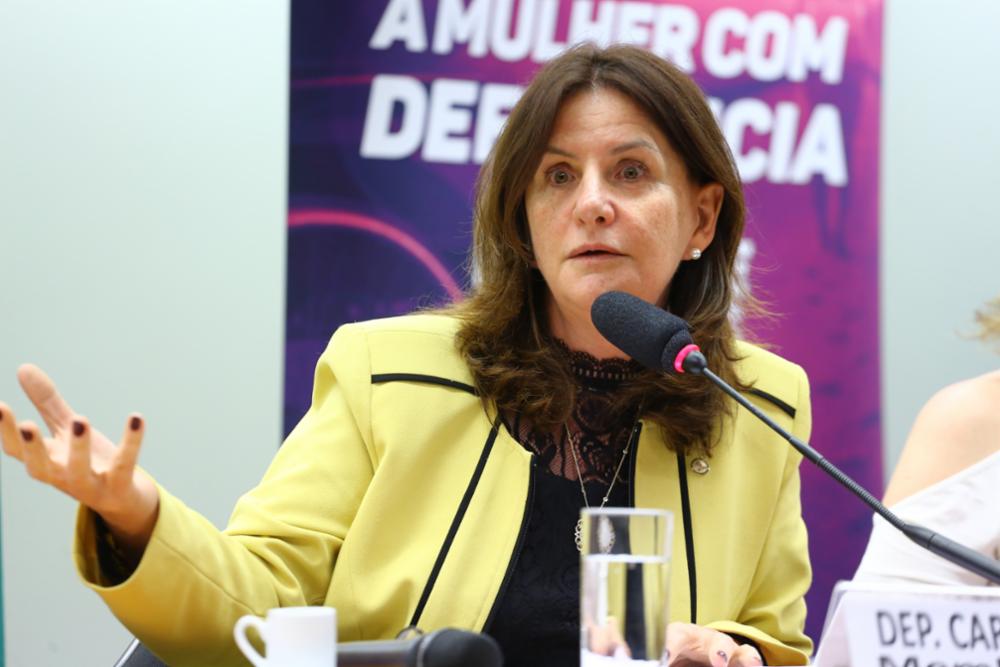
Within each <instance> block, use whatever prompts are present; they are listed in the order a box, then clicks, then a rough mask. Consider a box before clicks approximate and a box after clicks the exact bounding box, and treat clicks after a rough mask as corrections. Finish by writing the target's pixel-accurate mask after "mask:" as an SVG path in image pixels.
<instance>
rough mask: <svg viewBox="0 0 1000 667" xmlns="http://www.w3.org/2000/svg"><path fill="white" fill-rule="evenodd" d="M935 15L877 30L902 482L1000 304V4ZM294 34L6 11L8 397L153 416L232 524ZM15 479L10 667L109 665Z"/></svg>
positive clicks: (65, 503) (190, 13)
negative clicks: (943, 396)
mask: <svg viewBox="0 0 1000 667" xmlns="http://www.w3.org/2000/svg"><path fill="white" fill-rule="evenodd" d="M944 7H945V5H944V3H940V2H935V1H933V0H906V2H905V3H904V2H901V1H899V0H896V2H890V3H889V5H888V7H887V14H886V43H885V44H886V46H885V48H886V54H885V58H886V66H885V72H884V80H885V98H884V118H883V132H884V138H883V192H884V196H883V200H882V211H883V221H884V224H883V238H882V252H883V260H882V261H883V278H882V294H881V296H882V304H883V305H882V313H883V318H882V351H883V357H882V361H883V371H884V372H883V396H884V401H885V402H884V411H883V419H884V432H885V435H886V443H887V455H886V456H887V469H891V465H892V463H893V462H894V461H895V458H896V456H897V453H898V448H899V447H900V446H901V444H902V441H903V439H904V438H905V435H906V431H907V429H908V428H909V424H910V422H911V421H912V419H913V417H914V415H915V414H916V411H917V409H918V408H919V406H920V404H922V403H923V401H924V400H926V398H927V397H928V396H929V395H930V394H931V393H932V392H933V391H934V390H935V389H936V388H938V387H940V386H941V385H942V384H944V383H947V382H951V381H954V380H956V379H958V378H961V377H965V376H968V375H972V374H975V373H979V372H983V371H985V370H987V369H989V368H992V367H995V366H997V365H998V364H997V360H996V358H995V357H993V356H992V355H991V354H990V353H989V352H988V351H987V350H986V349H985V348H984V347H983V346H981V345H979V344H976V343H973V342H970V341H964V340H962V339H961V338H960V337H959V336H958V333H959V332H961V331H966V330H969V329H970V328H971V321H972V320H971V313H972V311H973V310H974V309H975V307H977V306H978V305H979V304H980V303H981V302H983V301H985V300H986V299H987V298H988V297H990V296H991V295H992V294H995V293H997V292H998V291H1000V279H998V278H1000V276H998V272H997V270H996V269H995V268H994V267H995V266H996V263H997V262H996V258H997V255H998V252H997V249H998V248H1000V225H998V224H997V222H996V217H995V213H994V212H993V210H991V208H988V204H989V203H990V202H991V201H992V200H991V198H990V197H989V195H991V194H992V193H993V192H994V191H995V189H996V186H995V184H994V173H995V168H994V166H993V162H994V159H995V158H994V156H996V155H1000V131H998V129H997V128H996V126H995V125H990V121H992V120H993V118H992V115H993V114H991V113H990V112H991V110H993V109H995V108H997V107H998V106H1000V89H998V88H997V87H996V86H995V85H993V84H992V82H993V81H994V80H995V71H994V65H995V64H996V63H998V62H1000V40H997V39H996V38H995V35H994V34H993V33H994V32H995V26H997V25H1000V4H997V3H994V2H991V1H990V0H979V1H975V0H963V1H962V2H955V3H952V4H950V5H949V8H948V9H944ZM287 34H288V7H287V3H284V2H278V1H277V0H272V1H265V0H254V1H251V0H244V1H243V2H240V3H236V2H223V1H222V0H215V1H214V2H193V1H191V0H175V1H174V2H171V3H156V2H151V1H149V0H146V1H138V0H131V1H129V2H126V1H124V0H103V1H95V2H88V3H78V2H71V1H69V0H62V1H53V2H46V3H38V2H31V1H30V0H7V2H5V3H2V4H0V86H2V88H0V90H2V91H3V94H2V99H3V103H2V104H0V137H2V149H0V243H2V245H0V253H2V254H0V313H2V314H3V315H2V316H0V398H2V400H6V401H8V402H10V403H11V404H12V406H13V408H14V409H15V410H16V411H17V413H18V414H19V415H20V416H22V417H26V416H28V415H29V414H31V411H30V410H29V409H28V406H27V405H26V401H25V400H24V399H23V398H22V397H21V395H20V392H19V391H18V388H17V386H16V382H15V380H14V371H15V369H16V367H17V365H18V364H19V363H21V362H23V361H27V360H31V361H34V362H36V363H38V364H40V365H42V366H43V367H44V368H47V369H49V370H50V371H51V373H52V375H53V376H54V377H55V379H56V381H57V382H58V383H59V385H60V387H61V388H62V389H63V391H64V393H65V395H66V396H67V397H68V398H69V399H70V400H71V402H72V403H73V404H74V406H75V407H76V409H77V410H78V411H79V412H81V413H83V414H86V415H88V416H89V417H90V418H91V419H92V420H93V422H94V423H95V424H96V425H98V426H99V427H101V428H103V429H105V430H107V431H109V432H110V433H115V434H117V433H118V432H119V431H120V429H121V427H122V424H123V420H124V417H125V415H126V414H127V412H128V411H130V410H134V409H138V410H141V411H143V412H144V414H145V415H146V417H147V419H148V424H149V427H148V434H147V438H146V442H145V445H144V450H143V454H142V463H143V465H144V466H145V467H146V468H148V469H149V470H151V471H153V472H154V473H155V474H156V476H157V478H158V479H159V480H160V481H161V482H162V483H164V484H165V485H166V486H167V487H168V488H169V489H171V490H172V491H173V492H175V493H176V494H177V495H178V496H179V497H181V498H183V499H185V501H187V502H188V503H189V504H190V505H191V506H193V507H195V508H196V509H198V510H200V511H201V512H203V513H204V514H206V515H207V516H208V517H209V518H210V519H211V520H212V521H214V522H215V523H216V524H219V525H221V524H223V523H224V522H225V519H226V516H227V513H228V510H229V508H230V507H231V506H232V504H233V502H234V499H235V498H236V497H237V496H238V495H239V494H240V493H241V492H243V491H244V490H246V489H247V488H249V487H250V486H251V485H252V484H253V483H254V482H255V480H256V479H257V478H258V477H259V476H260V474H261V472H262V470H263V468H264V466H265V465H266V463H267V461H268V460H269V458H270V456H271V455H272V453H273V451H274V449H275V447H276V446H277V443H278V438H279V436H280V426H279V421H280V405H281V391H280V390H281V368H280V363H281V355H282V331H283V316H284V313H283V297H284V226H283V225H284V206H285V194H284V192H285V167H284V165H285V162H286V147H285V146H286V124H287V114H286V89H287V52H288V50H287V46H288V45H287V39H288V37H287ZM0 478H2V482H0V492H2V498H0V500H2V507H3V517H2V529H3V538H4V539H3V566H4V571H3V575H4V576H3V583H4V588H3V602H4V605H3V609H4V615H5V623H6V641H7V645H6V658H7V664H8V665H10V666H11V667H21V666H22V665H38V666H39V667H45V666H48V665H51V666H56V665H65V664H83V665H91V664H93V665H100V664H110V663H111V662H112V661H113V660H114V658H115V657H116V656H117V654H118V652H119V651H120V650H121V648H123V647H124V645H125V643H126V641H127V638H128V636H127V633H126V632H125V631H124V630H123V629H121V628H120V627H119V626H118V624H117V622H116V621H115V620H114V619H113V618H112V617H111V616H110V614H109V613H108V612H107V611H106V610H105V609H104V607H103V606H102V604H101V603H100V601H99V600H98V598H97V597H96V596H95V595H93V594H92V593H90V592H89V591H88V590H86V589H85V588H83V587H82V586H81V585H80V584H79V582H78V581H77V580H76V577H75V574H74V573H73V570H72V568H71V559H70V553H69V548H70V534H71V529H72V522H73V513H74V505H73V504H72V503H71V502H70V501H69V500H68V499H66V498H64V497H62V496H60V495H59V494H57V493H55V492H52V491H50V490H48V489H44V488H42V487H40V486H39V485H38V484H37V483H35V482H33V481H31V480H29V479H28V478H27V476H26V475H25V474H24V471H23V470H22V469H21V467H20V466H19V465H17V464H16V463H13V462H11V461H9V460H4V461H2V463H0Z"/></svg>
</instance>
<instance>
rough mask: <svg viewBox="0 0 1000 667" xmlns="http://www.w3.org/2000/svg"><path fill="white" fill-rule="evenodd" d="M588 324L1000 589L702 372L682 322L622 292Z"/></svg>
mask: <svg viewBox="0 0 1000 667" xmlns="http://www.w3.org/2000/svg"><path fill="white" fill-rule="evenodd" d="M590 318H591V320H592V321H593V323H594V326H595V327H597V330H598V331H599V332H600V333H601V335H603V336H604V337H605V338H607V339H608V341H609V342H610V343H611V344H613V345H614V346H615V347H617V348H618V349H620V350H621V351H622V352H624V353H625V354H627V355H629V356H630V357H632V358H633V359H635V360H636V361H638V362H639V363H641V364H642V365H644V366H646V367H647V368H651V369H653V370H657V371H666V372H667V373H672V372H676V373H691V374H692V375H702V376H704V377H706V378H708V379H709V380H710V381H711V382H712V383H713V384H714V385H716V386H717V387H719V389H721V390H722V391H724V392H725V393H726V394H728V395H729V396H730V397H731V398H732V399H733V400H734V401H736V402H737V403H739V404H740V405H741V406H743V407H744V408H746V409H747V410H749V411H750V412H751V413H752V414H753V415H754V416H755V417H756V418H757V419H759V420H761V421H762V422H764V423H765V424H767V426H769V427H770V428H771V430H772V431H774V432H775V433H777V434H778V435H780V436H781V437H782V438H784V439H785V440H786V441H787V442H788V443H789V444H790V445H791V446H792V447H794V448H795V449H796V450H798V451H799V452H800V453H801V454H802V456H803V457H805V458H807V459H809V460H810V461H812V462H813V463H814V464H815V465H816V466H817V467H819V469H820V470H822V471H823V472H825V473H826V474H827V475H829V476H830V477H832V478H833V479H834V480H836V481H837V482H838V483H839V484H840V485H841V486H843V487H845V488H846V489H847V490H848V491H850V492H851V493H853V494H854V495H855V496H857V497H858V498H860V499H861V501H862V502H864V503H865V504H866V505H868V506H869V507H870V508H871V509H872V510H873V511H874V512H875V513H876V514H878V515H879V516H881V517H882V518H883V519H885V520H886V521H888V522H889V523H890V524H891V525H892V526H894V527H895V528H896V529H897V530H899V531H900V532H902V533H903V534H904V535H906V537H908V538H909V539H910V540H911V541H912V542H914V543H915V544H918V545H919V546H921V547H923V548H924V549H927V550H928V551H930V552H932V553H935V554H937V555H938V556H941V557H942V558H944V559H945V560H948V561H951V562H952V563H954V564H955V565H958V566H959V567H962V568H965V569H966V570H969V571H970V572H975V573H976V574H978V575H979V576H981V577H984V578H985V579H988V580H989V581H992V582H993V583H996V584H1000V563H998V562H997V561H996V560H994V559H992V558H989V557H988V556H986V555H984V554H981V553H979V552H978V551H975V550H973V549H970V548H969V547H966V546H964V545H962V544H959V543H958V542H955V541H954V540H950V539H948V538H947V537H945V536H943V535H940V534H938V533H936V532H934V531H933V530H930V529H929V528H924V527H923V526H919V525H917V524H913V523H908V522H906V521H903V520H902V519H900V518H899V517H898V516H896V515H895V514H894V513H893V512H892V511H891V510H889V509H888V508H887V507H886V506H885V505H883V504H882V503H881V502H880V501H879V500H878V499H877V498H876V497H875V496H873V495H872V494H871V493H869V492H868V491H867V490H866V489H865V488H864V487H862V486H861V485H860V484H858V483H857V482H855V481H854V480H853V479H851V478H850V477H848V476H847V475H846V474H845V473H844V472H842V471H841V470H840V469H839V468H837V467H836V466H835V465H833V464H832V463H830V462H829V461H827V460H826V459H825V458H824V457H823V455H821V454H820V453H819V452H818V451H816V450H815V449H813V448H812V447H811V446H809V444H808V443H805V442H803V441H802V440H799V439H798V438H796V437H795V436H793V435H792V434H791V433H789V432H788V431H786V430H785V429H783V428H782V427H781V426H779V425H778V424H777V423H776V422H775V421H774V420H773V419H771V418H770V417H768V416H767V415H766V414H765V413H764V412H763V411H762V410H760V409H759V408H758V407H757V406H756V405H754V404H753V403H751V402H750V401H749V400H748V399H747V398H746V397H745V396H743V394H741V393H740V392H738V391H736V390H735V389H733V388H732V387H731V386H730V385H729V383H727V382H726V381H725V380H723V379H722V378H720V377H719V376H718V375H716V374H715V373H713V372H712V371H711V369H709V368H708V361H707V360H706V359H705V355H704V354H702V353H701V350H699V349H698V346H697V345H695V344H694V340H693V339H692V338H691V331H690V328H689V326H688V323H687V322H685V321H684V320H683V319H681V318H679V317H677V316H676V315H672V314H671V313H668V312H666V311H664V310H662V309H661V308H657V307H656V306H654V305H653V304H651V303H648V302H646V301H644V300H642V299H640V298H638V297H636V296H632V295H631V294H626V293H624V292H607V293H605V294H602V295H601V296H599V297H597V299H595V300H594V304H593V306H591V309H590Z"/></svg>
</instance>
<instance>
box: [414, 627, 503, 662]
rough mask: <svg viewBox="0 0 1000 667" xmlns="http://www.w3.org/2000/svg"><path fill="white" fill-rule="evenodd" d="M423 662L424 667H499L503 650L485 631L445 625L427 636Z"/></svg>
mask: <svg viewBox="0 0 1000 667" xmlns="http://www.w3.org/2000/svg"><path fill="white" fill-rule="evenodd" d="M430 639H431V641H430V643H429V644H428V645H427V649H426V653H425V654H424V661H423V664H424V665H427V667H503V653H501V652H500V646H499V645H498V644H497V642H496V640H495V639H493V637H490V636H489V635H483V634H478V633H475V632H469V631H466V630H455V629H453V628H446V629H444V630H438V631H437V632H435V633H433V635H432V636H431V637H430Z"/></svg>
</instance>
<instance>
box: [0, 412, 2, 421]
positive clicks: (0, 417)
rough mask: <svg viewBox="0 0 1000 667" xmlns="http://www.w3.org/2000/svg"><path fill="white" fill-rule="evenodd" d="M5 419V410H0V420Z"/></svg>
mask: <svg viewBox="0 0 1000 667" xmlns="http://www.w3.org/2000/svg"><path fill="white" fill-rule="evenodd" d="M2 421H3V410H0V422H2Z"/></svg>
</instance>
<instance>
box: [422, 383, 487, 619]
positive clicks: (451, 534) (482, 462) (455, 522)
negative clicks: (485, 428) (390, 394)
mask: <svg viewBox="0 0 1000 667" xmlns="http://www.w3.org/2000/svg"><path fill="white" fill-rule="evenodd" d="M431 377H433V376H431ZM499 429H500V420H499V419H497V420H496V422H495V423H494V424H493V428H492V429H490V434H489V436H488V437H487V438H486V444H485V445H484V446H483V453H482V454H480V455H479V463H477V464H476V470H475V472H473V473H472V478H471V479H470V480H469V486H468V487H466V489H465V495H464V496H462V502H460V503H459V504H458V511H456V512H455V518H454V519H452V520H451V528H449V529H448V534H447V535H446V536H445V538H444V543H443V544H442V545H441V550H440V551H439V552H438V557H437V560H436V561H434V567H433V568H431V574H430V576H429V577H428V578H427V583H426V584H425V585H424V592H423V593H421V595H420V601H419V602H417V608H416V609H414V610H413V618H411V619H410V625H409V627H411V628H416V627H419V625H418V624H419V623H420V615H421V614H423V613H424V607H425V606H426V605H427V599H428V598H429V597H430V596H431V591H432V590H433V589H434V583H435V582H436V581H437V578H438V574H439V573H440V572H441V567H442V566H443V565H444V561H445V559H446V558H447V557H448V551H449V550H450V549H451V544H452V542H454V541H455V535H456V534H457V533H458V528H459V526H461V525H462V519H463V518H465V512H466V510H468V509H469V503H471V502H472V495H473V494H474V493H475V492H476V486H477V485H478V484H479V478H480V477H482V476H483V469H484V468H486V461H487V460H488V459H489V458H490V452H491V451H492V450H493V443H494V442H496V439H497V431H498V430H499Z"/></svg>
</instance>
